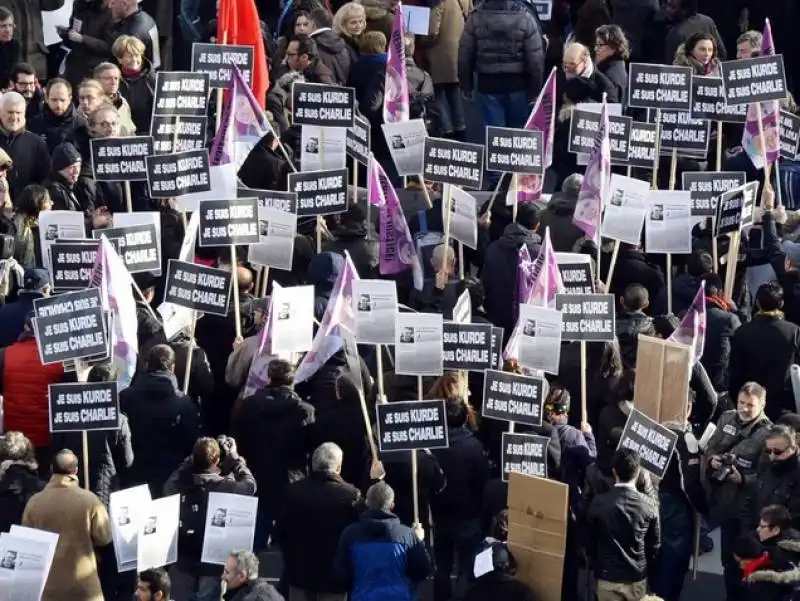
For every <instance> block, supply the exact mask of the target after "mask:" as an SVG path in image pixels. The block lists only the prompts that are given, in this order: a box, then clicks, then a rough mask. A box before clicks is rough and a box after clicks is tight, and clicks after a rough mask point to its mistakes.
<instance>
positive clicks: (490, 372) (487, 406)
mask: <svg viewBox="0 0 800 601" xmlns="http://www.w3.org/2000/svg"><path fill="white" fill-rule="evenodd" d="M542 389H543V383H542V380H541V378H532V377H530V376H523V375H520V374H512V373H509V372H505V371H499V370H494V369H487V370H486V374H485V377H484V380H483V409H482V412H481V413H482V415H483V417H489V418H492V419H501V420H504V421H508V422H519V423H521V424H529V425H531V426H541V425H542V405H543V404H544V396H543V394H542Z"/></svg>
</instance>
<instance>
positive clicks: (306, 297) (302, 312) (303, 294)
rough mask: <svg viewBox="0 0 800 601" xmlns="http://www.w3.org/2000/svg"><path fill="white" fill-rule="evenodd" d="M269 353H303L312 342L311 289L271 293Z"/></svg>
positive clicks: (290, 288)
mask: <svg viewBox="0 0 800 601" xmlns="http://www.w3.org/2000/svg"><path fill="white" fill-rule="evenodd" d="M270 325H271V326H272V352H273V353H274V354H276V355H277V354H278V353H303V352H305V351H307V350H310V349H311V343H312V341H313V338H314V286H291V287H281V288H273V289H272V320H271V321H270Z"/></svg>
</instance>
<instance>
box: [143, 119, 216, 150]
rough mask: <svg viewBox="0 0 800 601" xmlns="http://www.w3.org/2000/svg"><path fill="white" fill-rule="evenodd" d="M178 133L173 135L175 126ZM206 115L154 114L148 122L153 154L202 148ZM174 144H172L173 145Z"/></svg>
mask: <svg viewBox="0 0 800 601" xmlns="http://www.w3.org/2000/svg"><path fill="white" fill-rule="evenodd" d="M176 127H177V128H178V134H177V136H176V135H175V128H176ZM207 128H208V117H205V116H203V117H176V116H173V115H156V116H155V117H153V121H152V122H151V123H150V136H151V137H152V138H153V154H172V153H173V152H188V151H189V150H203V149H204V148H205V147H206V129H207ZM173 144H174V146H173Z"/></svg>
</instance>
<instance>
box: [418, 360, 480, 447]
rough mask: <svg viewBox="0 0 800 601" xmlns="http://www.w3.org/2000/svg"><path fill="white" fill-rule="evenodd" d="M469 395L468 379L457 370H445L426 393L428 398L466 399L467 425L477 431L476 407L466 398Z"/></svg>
mask: <svg viewBox="0 0 800 601" xmlns="http://www.w3.org/2000/svg"><path fill="white" fill-rule="evenodd" d="M468 397H469V390H468V388H467V379H466V377H464V375H462V373H461V372H457V371H446V372H444V373H443V374H442V375H441V376H439V379H438V380H436V382H435V383H434V385H433V386H432V387H431V389H430V390H429V391H428V393H427V394H426V395H425V398H428V399H451V398H460V399H464V405H465V406H466V408H467V427H468V428H469V429H470V430H472V431H473V432H477V430H478V422H477V418H476V414H475V408H474V407H473V406H472V405H470V404H469V402H468V401H467V400H466V399H467V398H468Z"/></svg>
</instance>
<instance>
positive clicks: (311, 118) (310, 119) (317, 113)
mask: <svg viewBox="0 0 800 601" xmlns="http://www.w3.org/2000/svg"><path fill="white" fill-rule="evenodd" d="M292 111H293V112H292V124H293V125H319V126H321V127H353V125H354V124H355V118H356V91H355V88H344V87H341V86H329V85H322V84H317V83H304V82H296V83H294V84H293V85H292Z"/></svg>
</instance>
